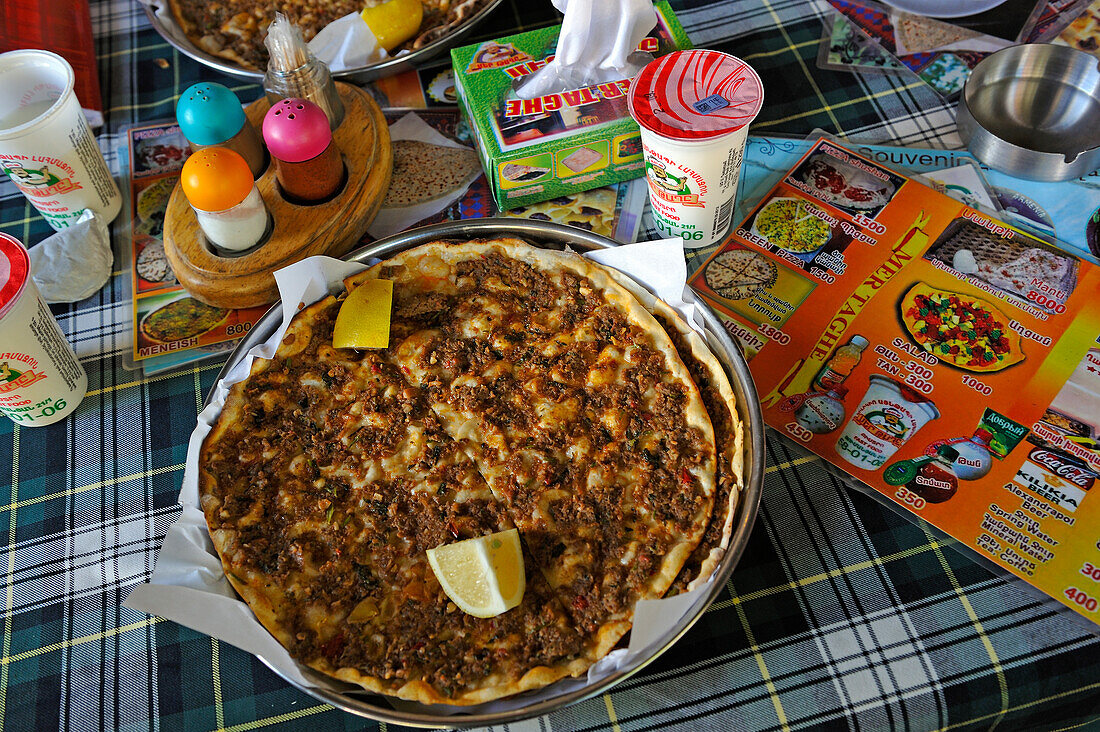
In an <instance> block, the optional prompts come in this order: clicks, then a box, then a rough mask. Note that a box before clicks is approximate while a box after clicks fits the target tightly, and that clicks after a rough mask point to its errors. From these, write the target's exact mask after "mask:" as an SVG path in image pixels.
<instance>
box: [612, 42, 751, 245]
mask: <svg viewBox="0 0 1100 732" xmlns="http://www.w3.org/2000/svg"><path fill="white" fill-rule="evenodd" d="M628 99H629V105H630V115H631V116H632V117H633V118H634V121H635V122H637V123H638V127H639V129H640V130H641V136H642V149H643V152H644V155H645V168H646V179H647V182H648V183H649V201H650V204H652V206H653V218H654V220H655V222H656V224H657V228H658V229H661V230H662V231H664V232H666V233H667V234H668V235H670V236H679V237H682V238H683V240H684V246H685V247H687V248H689V249H696V248H699V247H705V246H708V245H710V244H713V243H714V242H716V241H719V240H720V239H722V238H723V237H724V236H725V235H726V232H727V231H728V230H729V226H730V220H731V219H732V217H733V208H734V203H735V201H734V199H735V198H736V196H737V181H738V179H739V178H740V177H741V161H742V160H743V159H744V155H745V141H746V139H747V138H748V134H749V123H750V122H752V120H753V119H755V118H756V115H757V114H758V113H759V112H760V108H761V106H762V105H763V103H764V87H763V84H762V83H761V81H760V77H759V76H758V75H757V73H756V72H755V71H754V70H753V68H752V67H751V66H749V65H748V64H746V63H745V62H744V61H742V60H741V59H739V58H737V57H735V56H730V55H729V54H727V53H722V52H720V51H709V50H705V49H695V50H691V51H674V52H673V53H670V54H668V55H667V56H662V57H661V58H659V59H657V60H656V61H653V62H652V63H650V64H649V65H648V66H646V67H645V68H644V69H642V71H641V72H640V73H639V74H638V75H637V76H636V77H635V78H634V81H633V82H631V84H630V93H629V95H628Z"/></svg>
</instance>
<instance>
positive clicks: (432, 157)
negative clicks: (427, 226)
mask: <svg viewBox="0 0 1100 732" xmlns="http://www.w3.org/2000/svg"><path fill="white" fill-rule="evenodd" d="M480 170H481V163H480V162H479V161H478V158H477V153H476V152H474V151H473V150H471V149H469V148H466V147H450V146H448V145H433V144H432V143H430V142H421V141H420V140H394V142H393V177H392V178H391V179H390V180H391V182H390V189H389V191H387V192H386V197H385V199H383V201H382V208H399V207H402V206H415V205H416V204H418V203H424V202H425V201H431V200H433V199H436V198H441V197H443V196H446V195H448V194H450V193H452V192H454V191H455V190H456V189H459V188H462V187H464V186H465V185H467V184H468V183H469V182H470V180H471V178H473V177H474V176H475V175H476V174H477V172H478V171H480Z"/></svg>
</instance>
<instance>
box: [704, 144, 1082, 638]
mask: <svg viewBox="0 0 1100 732" xmlns="http://www.w3.org/2000/svg"><path fill="white" fill-rule="evenodd" d="M689 284H690V285H691V287H692V289H693V290H694V291H695V292H696V294H698V295H699V296H701V297H702V298H703V299H704V300H705V301H706V302H708V303H709V304H710V305H711V306H712V307H714V309H715V310H717V311H718V312H719V314H720V315H721V318H722V321H723V324H724V325H725V327H726V328H727V330H728V331H729V332H730V333H731V334H733V335H734V336H736V337H737V338H738V339H739V340H740V342H741V344H742V346H743V348H744V350H745V352H746V355H747V356H748V357H749V359H750V364H749V365H750V369H751V371H752V373H753V377H754V379H755V380H756V385H757V389H758V391H759V392H760V394H761V404H762V407H763V411H764V419H765V421H766V422H767V423H768V424H769V425H771V426H772V427H773V428H775V429H777V430H779V431H780V432H782V433H784V434H785V435H787V436H788V437H790V438H791V439H794V440H796V441H797V442H799V443H801V444H804V445H805V446H806V447H807V448H809V449H810V450H812V451H813V452H815V453H816V454H818V455H820V456H821V457H822V458H824V459H825V460H827V461H829V462H830V463H832V464H833V465H835V466H837V467H839V468H841V469H842V470H844V471H845V472H846V473H848V474H849V475H851V476H852V477H854V478H856V479H858V480H859V481H861V482H862V483H863V484H865V485H866V486H869V487H870V488H872V489H873V490H875V491H877V492H878V493H879V494H881V496H882V497H884V498H885V499H886V500H888V501H892V502H893V503H895V504H897V506H899V507H901V508H903V509H904V510H906V511H909V512H911V513H913V514H916V515H918V516H920V517H921V518H922V519H924V520H926V521H928V522H929V523H931V524H933V525H934V526H936V527H937V528H939V529H940V530H942V531H944V532H946V533H948V534H950V535H951V536H953V537H955V538H956V539H958V540H959V541H961V542H962V543H963V544H965V545H966V546H968V547H970V548H971V549H973V550H974V551H977V552H978V553H979V554H981V555H982V556H984V557H986V558H987V559H989V560H992V561H993V562H994V563H996V564H998V565H1000V566H1001V567H1003V568H1005V569H1007V570H1008V571H1010V572H1012V573H1014V574H1016V575H1019V576H1021V577H1023V578H1025V579H1027V580H1028V581H1030V582H1031V583H1032V584H1034V585H1035V586H1036V587H1038V588H1039V589H1041V590H1043V591H1044V592H1046V593H1048V594H1049V595H1051V596H1052V597H1055V598H1057V599H1058V600H1060V601H1061V602H1063V603H1064V604H1066V605H1068V606H1069V607H1071V608H1072V609H1074V610H1076V611H1077V612H1079V613H1081V614H1082V615H1083V616H1085V617H1086V618H1089V619H1090V620H1093V621H1094V622H1098V619H1100V614H1098V613H1100V607H1098V604H1100V542H1097V538H1098V535H1100V532H1098V531H1097V529H1098V528H1100V495H1095V494H1093V491H1094V490H1095V491H1096V492H1097V493H1100V487H1094V486H1095V484H1096V481H1097V478H1100V347H1098V345H1097V336H1098V335H1100V301H1098V299H1097V298H1096V297H1094V296H1093V293H1095V292H1097V288H1098V286H1100V267H1098V266H1096V265H1094V264H1092V263H1090V262H1087V261H1083V260H1081V259H1079V258H1077V257H1074V256H1072V255H1070V254H1067V253H1065V252H1064V251H1062V250H1060V249H1058V248H1057V247H1055V246H1052V245H1050V244H1048V243H1047V242H1044V241H1041V240H1039V239H1036V238H1034V237H1032V236H1030V235H1028V234H1025V233H1023V232H1022V231H1020V230H1018V229H1015V228H1013V227H1012V226H1010V225H1008V224H1005V223H1003V222H1001V221H999V220H997V219H996V218H994V217H992V216H990V215H987V214H986V213H983V212H981V211H978V210H975V209H972V208H969V207H967V206H965V205H963V204H961V203H959V202H957V201H955V200H954V199H952V198H949V197H947V196H945V195H942V194H940V193H937V192H936V191H934V190H932V189H931V188H929V187H927V186H925V185H922V184H921V183H919V182H918V181H915V180H912V179H909V178H907V177H905V176H903V175H899V174H898V173H897V172H895V171H893V170H890V169H887V168H883V167H882V166H880V165H877V164H876V163H874V162H872V161H871V160H869V159H867V158H863V157H861V156H859V155H858V154H856V153H854V152H853V151H851V150H848V149H846V148H844V147H843V146H841V145H838V144H836V143H834V142H831V141H829V140H825V139H823V140H819V141H818V142H817V143H816V144H815V145H814V146H813V147H811V149H810V150H809V152H807V154H806V155H805V156H804V157H803V158H802V159H801V160H800V161H799V162H798V163H797V164H796V165H795V166H794V168H792V169H791V170H790V171H789V172H788V173H787V174H786V175H785V176H784V178H783V179H782V180H781V181H780V182H779V183H777V184H776V185H775V186H774V187H773V188H772V189H771V191H770V192H769V193H768V194H767V195H766V196H765V197H764V198H763V199H762V200H761V202H760V203H759V204H758V205H757V206H756V207H755V208H754V209H753V210H752V212H751V213H750V214H749V216H748V218H747V219H746V220H745V221H744V222H743V223H742V224H741V225H740V226H739V227H738V228H737V229H735V231H734V233H733V234H731V235H730V236H729V238H728V239H727V240H726V241H725V242H724V243H723V245H722V246H721V247H719V249H718V250H717V251H716V252H715V253H714V254H713V255H712V256H711V257H710V258H709V259H708V260H707V261H706V263H705V264H703V266H702V267H700V268H699V269H698V271H696V272H695V274H694V275H692V277H691V279H690V281H689Z"/></svg>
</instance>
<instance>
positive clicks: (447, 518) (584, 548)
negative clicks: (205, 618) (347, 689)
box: [198, 238, 743, 705]
mask: <svg viewBox="0 0 1100 732" xmlns="http://www.w3.org/2000/svg"><path fill="white" fill-rule="evenodd" d="M344 285H345V288H346V289H345V290H344V291H343V292H340V293H339V294H338V295H330V296H328V297H325V298H323V299H321V300H320V301H318V302H316V303H314V304H312V305H308V306H304V307H303V308H302V309H300V310H299V312H298V313H297V314H296V315H295V316H294V318H293V320H292V321H291V322H290V324H289V327H288V328H287V329H286V331H285V333H284V334H283V335H282V338H281V340H280V341H279V343H278V347H277V350H276V351H275V352H274V354H273V355H272V357H271V358H270V359H262V358H257V359H256V360H255V361H254V362H253V364H252V367H251V371H250V373H249V375H248V376H247V377H246V378H245V379H244V380H243V381H240V382H238V383H236V384H234V385H233V386H232V387H231V388H230V389H229V393H228V396H227V398H226V402H225V405H224V407H223V409H222V411H221V413H220V415H219V416H218V418H217V420H216V421H215V423H214V424H213V426H212V429H211V431H210V433H209V434H208V435H207V436H206V438H205V440H203V442H202V446H201V449H200V451H199V458H198V460H199V463H198V469H199V472H198V475H199V495H200V504H201V507H202V509H203V512H204V514H205V516H206V521H207V525H208V528H209V531H210V536H211V539H212V540H213V544H214V547H215V548H216V550H217V552H218V554H219V556H220V558H221V562H222V566H223V568H224V571H225V575H226V577H227V578H228V580H229V583H230V584H231V585H232V586H233V588H234V589H235V590H236V591H237V592H238V593H239V594H240V596H241V597H242V598H243V599H244V600H245V601H246V602H247V603H248V605H249V607H250V608H251V609H252V611H253V613H254V614H255V615H256V617H257V619H258V620H259V621H260V622H261V623H262V624H263V625H264V627H266V628H267V630H268V631H270V632H271V634H272V635H273V636H274V637H275V638H276V639H277V640H278V641H279V642H280V643H281V644H283V645H284V646H285V647H286V648H287V650H288V651H289V652H290V654H291V656H292V657H293V658H294V659H296V660H297V661H298V662H300V663H302V664H304V665H306V666H309V667H311V668H313V669H316V670H317V671H320V672H322V673H324V674H327V675H329V676H332V677H335V678H337V679H341V680H343V681H347V682H350V683H353V684H357V685H359V686H361V687H363V688H364V689H367V690H370V691H373V692H376V693H381V694H386V695H390V696H394V697H399V698H402V699H406V700H412V701H418V702H422V703H443V704H450V705H471V704H478V703H481V702H485V701H488V700H491V699H496V698H500V697H504V696H509V695H512V694H516V693H519V692H522V691H526V690H530V689H537V688H541V687H543V686H546V685H547V684H550V683H553V682H554V681H556V680H558V679H561V678H565V677H575V676H579V675H583V674H584V673H585V671H586V670H587V669H588V668H589V667H590V666H591V665H592V664H594V663H595V662H596V661H598V660H599V659H600V658H602V657H604V656H605V655H606V654H607V653H608V652H610V650H611V649H613V648H614V647H615V646H616V645H617V644H618V643H619V642H620V641H621V640H622V639H623V637H624V636H625V635H626V634H627V633H628V632H629V631H630V629H631V626H632V622H633V614H634V606H635V603H637V602H638V601H639V600H642V599H656V598H661V597H665V596H669V595H672V594H677V593H680V592H683V591H686V590H689V589H694V588H695V587H698V586H700V584H701V583H705V582H706V581H707V580H708V579H709V578H710V575H711V574H712V572H713V571H714V570H715V568H716V567H717V566H718V563H719V561H720V559H721V558H722V556H723V554H724V551H725V548H726V547H727V546H728V544H729V541H730V537H731V534H732V529H733V518H734V515H735V509H736V507H737V501H738V497H739V493H740V486H741V471H742V445H743V431H742V426H741V422H740V421H739V419H738V416H737V411H736V406H735V405H736V399H735V397H734V394H733V390H732V387H731V386H730V383H729V380H728V378H727V377H726V374H725V371H724V370H723V368H722V366H721V365H720V363H719V362H718V361H717V359H716V358H715V356H714V355H713V354H712V353H711V351H710V350H709V349H708V348H707V346H706V345H705V343H704V341H703V339H702V338H701V337H700V336H699V334H698V333H696V332H695V331H694V330H693V329H692V328H691V327H690V326H688V325H687V324H686V323H685V322H684V321H683V320H682V319H681V318H680V316H679V315H677V314H676V312H675V311H674V310H673V309H672V308H670V307H669V306H667V305H665V304H664V303H662V302H661V301H659V300H656V299H655V298H653V297H652V296H651V295H650V294H649V293H648V291H645V290H643V289H642V288H640V287H639V286H637V285H636V284H634V283H633V281H630V280H628V279H627V278H625V277H624V276H622V275H620V274H619V273H616V272H614V271H612V270H609V269H606V268H604V267H602V266H601V265H598V264H595V263H593V262H591V261H590V260H587V259H584V258H582V257H581V256H579V255H577V254H575V253H572V252H557V251H550V250H546V249H540V248H536V247H532V246H530V245H529V244H527V243H525V242H523V241H520V240H517V239H508V238H501V239H489V240H473V241H465V242H454V241H450V242H442V241H440V242H431V243H428V244H425V245H422V246H419V247H416V248H412V249H408V250H406V251H404V252H401V253H399V254H397V255H395V256H394V257H392V258H391V259H388V260H385V261H382V262H380V263H378V264H375V265H374V266H372V267H370V268H369V269H367V270H365V271H363V272H361V273H359V274H357V275H354V276H352V277H350V278H348V279H347V280H345V281H344ZM383 313H384V314H383ZM467 542H469V543H467ZM456 556H458V557H462V556H471V557H475V558H476V557H477V556H480V557H482V559H483V560H484V561H486V562H488V563H489V564H492V566H493V567H494V570H493V572H491V573H489V574H488V575H486V577H487V578H488V579H487V580H486V585H485V586H486V587H490V589H488V590H485V592H486V593H488V596H489V600H488V601H486V602H484V603H479V602H477V601H471V600H470V597H471V595H468V594H462V591H461V588H460V584H461V583H457V581H456V580H455V576H456V575H455V574H454V567H455V566H456V565H455V564H454V563H453V562H452V563H451V564H448V561H450V560H449V559H448V558H454V557H456ZM498 560H499V561H498ZM487 566H488V565H487ZM458 574H459V575H460V574H461V572H459V573H458ZM480 591H481V590H479V591H478V592H480ZM494 593H495V594H494ZM474 594H475V595H476V594H477V593H474Z"/></svg>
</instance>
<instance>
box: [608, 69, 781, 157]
mask: <svg viewBox="0 0 1100 732" xmlns="http://www.w3.org/2000/svg"><path fill="white" fill-rule="evenodd" d="M629 104H630V115H631V116H632V117H633V118H634V121H635V122H637V123H638V124H639V125H641V126H642V127H645V128H646V129H647V130H649V131H650V132H655V133H657V134H658V135H661V136H662V137H669V138H672V139H673V140H708V139H711V138H714V137H720V136H722V135H725V134H728V133H730V132H734V131H735V130H739V129H741V128H742V127H744V126H745V125H747V124H749V123H750V122H752V121H753V119H755V118H756V115H757V114H759V113H760V107H761V106H762V105H763V104H764V86H763V84H762V83H761V81H760V77H759V76H758V75H757V73H756V72H755V71H754V70H753V68H752V67H751V66H749V65H748V64H746V63H745V62H744V61H742V60H741V59H739V58H737V57H736V56H730V55H729V54H728V53H722V52H721V51H709V50H705V49H695V50H691V51H674V52H672V53H670V54H668V55H667V56H662V57H660V58H659V59H657V60H656V61H653V62H651V63H650V64H649V65H647V66H646V67H645V68H644V69H642V70H641V71H640V72H639V73H638V75H637V76H636V77H635V78H634V81H633V82H632V83H631V85H630V93H629Z"/></svg>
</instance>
